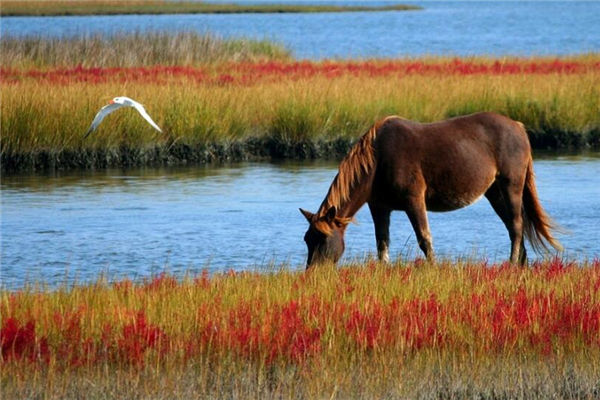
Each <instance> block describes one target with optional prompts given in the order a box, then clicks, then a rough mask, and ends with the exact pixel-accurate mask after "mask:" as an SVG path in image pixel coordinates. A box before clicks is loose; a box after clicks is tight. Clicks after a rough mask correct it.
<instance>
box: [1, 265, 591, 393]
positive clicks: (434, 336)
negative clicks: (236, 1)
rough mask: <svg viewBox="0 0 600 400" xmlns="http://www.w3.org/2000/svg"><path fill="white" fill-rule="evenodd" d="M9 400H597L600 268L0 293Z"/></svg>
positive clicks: (489, 268)
mask: <svg viewBox="0 0 600 400" xmlns="http://www.w3.org/2000/svg"><path fill="white" fill-rule="evenodd" d="M0 315H1V337H2V339H1V344H2V352H1V358H0V363H1V364H2V368H1V369H0V377H1V382H2V389H3V395H4V396H8V397H7V398H9V397H10V398H13V397H14V398H23V397H44V398H71V397H81V396H82V395H83V393H85V397H87V398H123V397H127V398H147V397H152V398H189V396H195V397H198V396H201V397H219V398H223V397H228V398H256V397H265V398H281V397H284V398H290V397H294V398H324V397H327V398H356V397H367V398H375V397H377V398H380V397H386V398H452V397H458V398H463V397H477V398H548V397H560V398H565V397H566V398H575V397H576V398H594V397H595V396H597V394H598V391H599V390H600V387H599V386H598V382H600V367H599V365H598V363H597V359H598V357H599V356H600V341H599V340H598V338H600V263H599V262H598V261H592V262H584V263H581V264H577V263H572V262H567V261H562V260H558V259H554V260H548V261H544V262H537V263H535V264H534V265H533V266H532V267H531V268H527V269H522V268H517V267H511V266H509V265H505V264H503V265H486V264H485V263H483V264H482V263H473V262H466V261H465V262H461V261H458V262H441V263H440V264H436V265H430V264H427V263H424V262H423V261H422V260H415V261H414V262H413V261H403V260H399V261H398V262H397V263H396V264H395V265H393V266H386V265H380V264H377V263H375V262H372V261H368V260H367V261H365V262H363V263H360V264H354V265H346V266H343V267H341V268H334V267H332V266H321V267H319V268H315V269H313V270H311V271H310V272H308V273H304V272H296V271H290V270H289V269H288V268H285V267H282V268H280V269H277V268H275V269H270V270H266V271H262V272H261V273H257V272H242V273H236V272H233V271H229V272H226V273H222V274H215V275H212V276H211V275H209V274H208V273H207V272H203V273H202V274H199V275H188V276H186V277H184V278H182V279H179V280H178V279H176V278H175V277H173V276H169V275H165V274H161V275H158V276H155V277H153V278H147V279H146V280H144V281H139V282H131V281H129V280H119V281H115V282H110V281H108V280H107V279H106V278H102V279H99V280H98V281H97V282H95V283H89V284H75V285H68V286H64V287H60V288H57V289H48V288H46V287H44V285H41V284H37V285H32V286H29V287H28V288H25V289H23V290H19V291H7V290H2V291H0Z"/></svg>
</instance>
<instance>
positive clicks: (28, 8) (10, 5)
mask: <svg viewBox="0 0 600 400" xmlns="http://www.w3.org/2000/svg"><path fill="white" fill-rule="evenodd" d="M419 9H421V7H419V6H414V5H402V4H394V5H389V6H375V7H370V6H335V5H314V4H283V3H281V4H256V5H252V4H246V5H242V4H235V3H234V2H232V3H215V2H209V1H164V0H143V1H141V0H127V1H114V0H113V1H111V0H63V1H60V0H50V1H39V0H37V1H36V0H33V1H31V0H30V1H21V0H4V1H3V2H2V7H1V8H0V15H4V16H17V15H22V16H25V15H28V16H34V15H35V16H52V15H114V14H234V13H235V14H241V13H316V12H355V11H405V10H419Z"/></svg>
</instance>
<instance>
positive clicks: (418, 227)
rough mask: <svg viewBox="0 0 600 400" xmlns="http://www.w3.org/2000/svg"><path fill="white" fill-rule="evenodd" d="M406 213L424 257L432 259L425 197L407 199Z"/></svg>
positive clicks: (431, 244)
mask: <svg viewBox="0 0 600 400" xmlns="http://www.w3.org/2000/svg"><path fill="white" fill-rule="evenodd" d="M406 215H408V219H409V220H410V223H411V224H412V227H413V229H414V231H415V235H416V236H417V242H418V243H419V247H420V248H421V250H422V251H423V253H425V257H427V259H428V260H429V261H433V260H434V258H435V257H434V255H433V243H432V239H431V233H430V232H429V221H428V220H427V208H426V207H425V199H424V198H423V197H420V198H412V199H409V202H408V206H407V207H406Z"/></svg>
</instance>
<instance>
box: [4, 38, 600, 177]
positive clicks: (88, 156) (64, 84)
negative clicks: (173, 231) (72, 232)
mask: <svg viewBox="0 0 600 400" xmlns="http://www.w3.org/2000/svg"><path fill="white" fill-rule="evenodd" d="M0 43H1V46H2V47H1V50H2V51H1V54H2V57H1V62H2V67H1V70H0V82H1V83H2V86H1V88H0V94H1V96H2V104H1V105H0V112H1V113H0V114H1V115H0V123H1V126H0V146H1V155H2V169H3V170H4V171H9V170H26V169H29V170H31V169H44V168H101V167H107V166H129V165H149V164H175V163H203V162H210V161H221V160H246V159H261V158H319V157H330V158H331V157H339V156H342V155H344V154H345V153H346V152H347V151H348V149H349V147H350V145H351V144H352V142H353V141H354V140H355V139H356V138H357V137H358V136H359V135H361V134H362V133H364V131H365V130H366V129H367V128H368V127H369V126H370V125H371V124H372V123H373V122H374V121H375V120H377V119H378V118H382V117H384V116H387V115H390V114H396V115H400V116H403V117H405V118H409V119H413V120H418V121H422V122H429V121H436V120H441V119H444V118H448V117H453V116H456V115H462V114H468V113H472V112H476V111H483V110H487V111H496V112H499V113H502V114H505V115H508V116H509V117H511V118H514V119H516V120H519V121H521V122H523V123H524V124H525V125H526V127H527V129H528V132H529V134H530V139H531V143H532V145H533V147H534V148H536V149H561V148H582V147H594V146H598V145H600V113H599V112H598V110H599V109H600V57H599V55H598V54H588V55H580V56H571V57H563V58H499V59H494V58H485V57H479V58H463V59H455V58H443V57H426V58H420V59H397V60H356V61H343V60H338V61H322V62H308V61H294V60H293V59H292V58H291V56H290V54H289V53H288V52H287V51H286V50H285V49H284V48H282V47H280V46H277V45H273V44H271V43H269V42H263V41H258V42H257V41H252V40H229V39H228V40H222V39H219V38H215V37H212V36H210V35H198V34H194V33H180V34H169V33H148V34H143V35H142V34H140V33H137V34H131V35H129V34H119V35H116V36H109V37H100V36H95V37H78V38H72V39H66V38H63V39H46V38H26V39H17V38H11V37H7V38H3V40H2V41H1V42H0ZM82 55H83V56H82ZM79 60H81V62H79ZM120 95H125V96H129V97H131V98H133V99H136V100H138V101H139V102H141V103H142V104H144V105H145V106H146V108H147V110H148V112H149V114H150V115H151V116H152V117H153V119H154V120H155V121H156V122H157V123H158V124H159V126H161V128H163V130H164V132H165V134H164V135H159V134H157V132H155V131H154V130H152V129H151V128H150V127H149V126H148V125H147V124H146V123H145V121H143V119H141V118H140V117H139V115H137V114H136V113H135V112H133V111H132V110H119V111H118V112H116V113H114V114H111V115H110V116H109V117H107V118H106V119H105V121H104V122H103V123H102V124H101V125H100V128H99V130H98V131H97V132H95V133H94V134H93V135H92V136H91V137H89V138H88V139H86V140H83V133H84V132H85V131H86V130H87V127H88V126H89V123H90V121H91V120H92V119H93V117H94V115H95V113H96V112H97V111H98V110H99V109H100V107H102V106H103V105H105V104H106V103H107V102H108V100H110V99H111V98H113V97H115V96H120Z"/></svg>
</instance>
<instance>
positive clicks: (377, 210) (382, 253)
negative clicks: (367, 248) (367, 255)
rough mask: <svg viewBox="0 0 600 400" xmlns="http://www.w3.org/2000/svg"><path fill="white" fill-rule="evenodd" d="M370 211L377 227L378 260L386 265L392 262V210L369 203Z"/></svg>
mask: <svg viewBox="0 0 600 400" xmlns="http://www.w3.org/2000/svg"><path fill="white" fill-rule="evenodd" d="M369 210H371V216H372V217H373V224H374V225H375V240H376V241H377V258H379V261H383V262H385V263H388V262H390V253H389V248H390V214H391V212H392V210H390V209H389V208H386V207H382V206H379V205H375V204H371V203H369Z"/></svg>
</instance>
